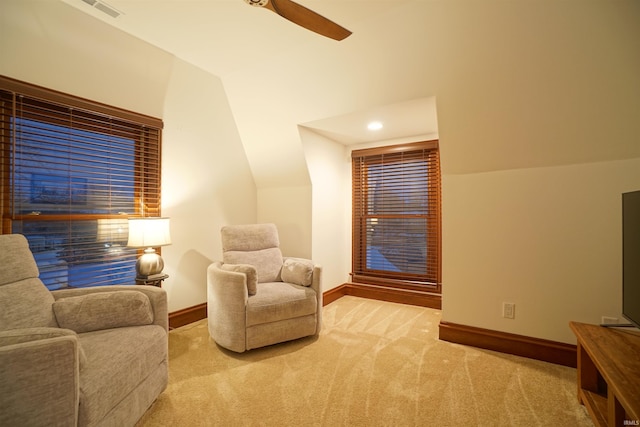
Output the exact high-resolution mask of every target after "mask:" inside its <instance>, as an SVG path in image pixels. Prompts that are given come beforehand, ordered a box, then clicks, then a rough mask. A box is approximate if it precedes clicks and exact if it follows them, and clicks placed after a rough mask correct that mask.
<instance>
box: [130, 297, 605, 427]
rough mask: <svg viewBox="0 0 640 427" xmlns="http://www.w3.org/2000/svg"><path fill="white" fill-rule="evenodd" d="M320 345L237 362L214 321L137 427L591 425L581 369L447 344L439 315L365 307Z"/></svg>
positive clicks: (335, 322) (183, 345) (202, 328)
mask: <svg viewBox="0 0 640 427" xmlns="http://www.w3.org/2000/svg"><path fill="white" fill-rule="evenodd" d="M323 316H324V319H323V321H324V327H323V330H322V332H321V334H320V336H319V337H318V338H306V339H301V340H297V341H293V342H289V343H285V344H280V345H276V346H271V347H267V348H263V349H258V350H252V351H249V352H246V353H243V354H235V353H232V352H229V351H226V350H223V349H222V348H221V347H218V346H217V345H216V344H215V343H214V342H213V341H212V340H211V339H210V338H209V334H208V331H207V323H206V319H205V320H203V321H200V322H197V323H194V324H191V325H187V326H184V327H182V328H179V329H176V330H174V331H172V332H171V333H170V334H169V358H170V362H169V372H170V374H169V386H168V388H167V390H166V391H165V392H164V393H163V394H162V395H161V396H160V397H159V398H158V400H157V401H156V403H155V404H154V405H153V406H152V407H151V409H150V410H149V411H148V412H147V413H146V414H145V416H144V417H143V418H142V419H141V420H140V422H139V423H138V426H140V427H141V426H145V427H147V426H149V427H150V426H592V423H591V421H590V420H589V417H588V415H587V413H586V410H585V409H584V407H582V406H580V405H579V404H578V401H577V398H576V370H575V369H571V368H567V367H563V366H558V365H553V364H549V363H545V362H539V361H535V360H531V359H526V358H521V357H516V356H510V355H506V354H502V353H496V352H491V351H486V350H480V349H476V348H473V347H466V346H461V345H456V344H451V343H448V342H444V341H439V340H438V323H439V321H440V312H439V311H437V310H432V309H428V308H422V307H414V306H407V305H402V304H394V303H388V302H381V301H375V300H368V299H361V298H355V297H343V298H340V299H339V300H337V301H335V302H333V303H331V304H329V305H327V306H326V307H325V308H324V312H323Z"/></svg>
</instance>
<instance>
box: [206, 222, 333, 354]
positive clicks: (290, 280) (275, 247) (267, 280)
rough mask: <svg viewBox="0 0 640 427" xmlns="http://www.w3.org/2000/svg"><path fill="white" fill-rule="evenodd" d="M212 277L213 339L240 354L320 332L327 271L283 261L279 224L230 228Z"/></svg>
mask: <svg viewBox="0 0 640 427" xmlns="http://www.w3.org/2000/svg"><path fill="white" fill-rule="evenodd" d="M221 235H222V252H223V263H221V262H214V263H213V264H211V265H210V266H209V268H208V271H207V311H208V322H209V334H210V335H211V337H212V338H213V340H214V341H215V342H216V343H218V344H219V345H220V346H222V347H225V348H227V349H229V350H233V351H235V352H238V353H242V352H244V351H246V350H250V349H253V348H258V347H263V346H267V345H271V344H276V343H280V342H284V341H289V340H294V339H297V338H302V337H306V336H310V335H316V334H318V333H319V332H320V328H321V325H322V319H321V314H322V289H321V282H320V278H321V267H320V266H318V265H315V264H314V263H313V262H312V261H310V260H305V259H301V258H289V257H283V256H282V253H281V251H280V247H279V245H280V242H279V238H278V230H277V229H276V226H275V225H274V224H251V225H234V226H226V227H223V228H222V230H221Z"/></svg>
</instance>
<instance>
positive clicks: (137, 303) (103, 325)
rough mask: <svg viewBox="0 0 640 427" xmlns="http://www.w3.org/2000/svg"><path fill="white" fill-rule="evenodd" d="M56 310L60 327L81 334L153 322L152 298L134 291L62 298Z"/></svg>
mask: <svg viewBox="0 0 640 427" xmlns="http://www.w3.org/2000/svg"><path fill="white" fill-rule="evenodd" d="M53 311H54V313H55V315H56V319H57V320H58V324H59V325H60V327H62V328H67V329H71V330H73V331H76V332H78V333H80V332H88V331H97V330H100V329H111V328H120V327H124V326H142V325H149V324H150V323H152V322H153V309H152V308H151V302H150V301H149V297H147V296H146V295H145V294H143V293H142V292H138V291H134V290H131V291H129V290H123V291H118V292H98V293H92V294H86V295H81V296H76V297H68V298H60V299H59V300H57V301H56V302H54V303H53Z"/></svg>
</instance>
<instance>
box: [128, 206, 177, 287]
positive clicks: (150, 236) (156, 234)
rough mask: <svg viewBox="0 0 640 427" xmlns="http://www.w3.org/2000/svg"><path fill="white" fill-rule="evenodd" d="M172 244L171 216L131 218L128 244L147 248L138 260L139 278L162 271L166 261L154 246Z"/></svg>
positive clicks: (137, 270) (137, 272) (151, 275)
mask: <svg viewBox="0 0 640 427" xmlns="http://www.w3.org/2000/svg"><path fill="white" fill-rule="evenodd" d="M170 244H171V234H170V232H169V218H158V217H147V218H130V219H129V241H128V242H127V246H129V247H133V248H145V249H144V254H142V255H141V256H140V258H138V261H137V262H136V275H137V277H138V278H144V279H146V278H150V277H153V276H155V275H159V274H161V273H162V269H163V268H164V261H163V260H162V257H161V256H160V255H158V254H157V253H156V250H155V249H154V248H156V247H158V246H166V245H170Z"/></svg>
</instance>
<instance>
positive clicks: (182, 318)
mask: <svg viewBox="0 0 640 427" xmlns="http://www.w3.org/2000/svg"><path fill="white" fill-rule="evenodd" d="M206 317H207V303H206V302H203V303H202V304H198V305H194V306H193V307H187V308H184V309H182V310H178V311H174V312H173V313H169V329H175V328H179V327H180V326H184V325H188V324H189V323H193V322H197V321H198V320H202V319H206Z"/></svg>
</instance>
